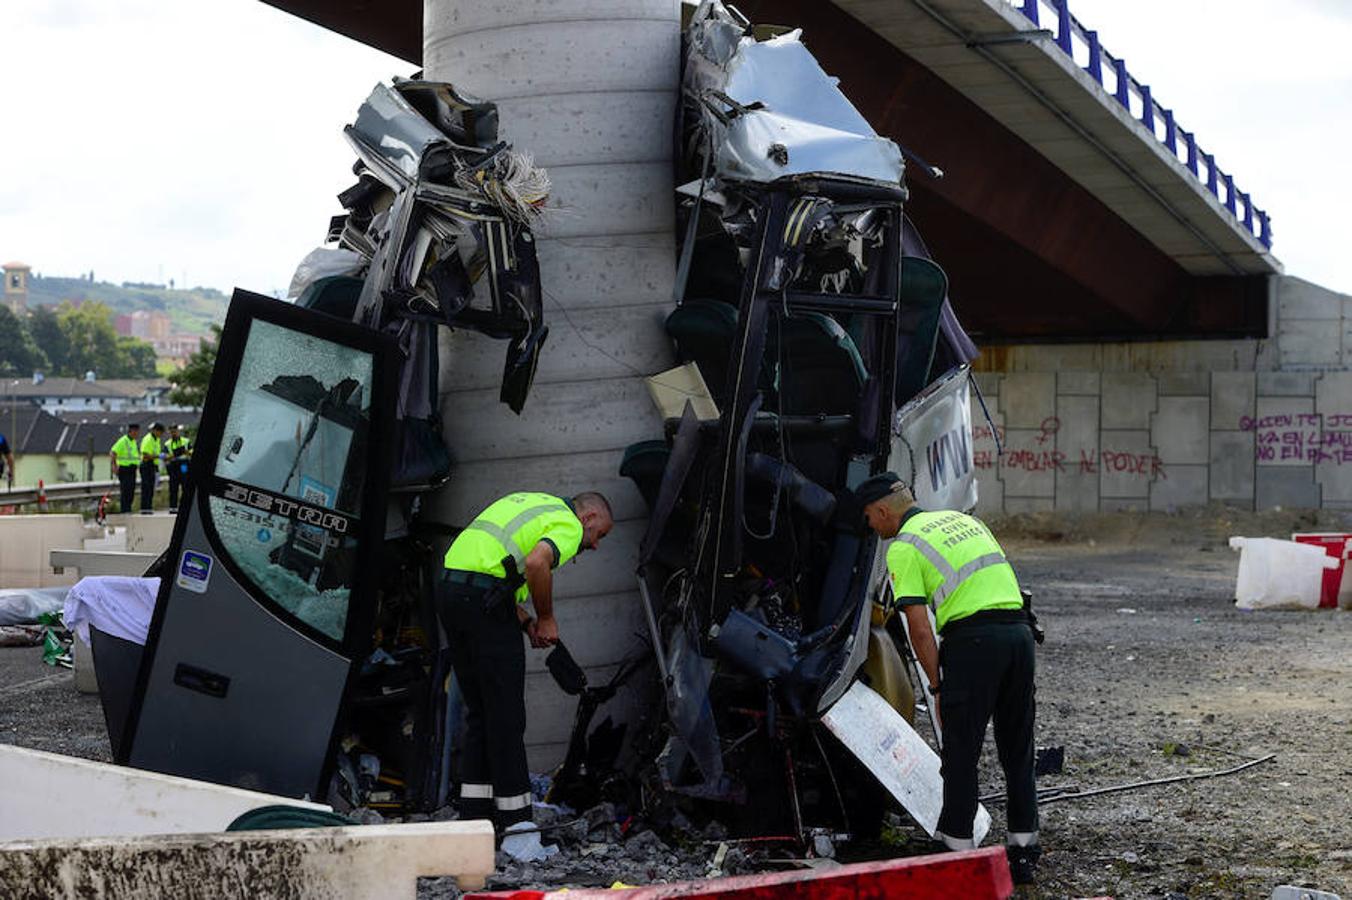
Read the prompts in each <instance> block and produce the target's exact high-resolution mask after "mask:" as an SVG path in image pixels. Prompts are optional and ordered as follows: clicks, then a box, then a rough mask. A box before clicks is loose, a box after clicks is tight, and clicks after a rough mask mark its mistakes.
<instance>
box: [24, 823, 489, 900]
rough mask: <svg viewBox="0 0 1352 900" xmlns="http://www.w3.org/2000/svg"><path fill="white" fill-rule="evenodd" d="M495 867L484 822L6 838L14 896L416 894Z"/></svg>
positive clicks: (474, 882)
mask: <svg viewBox="0 0 1352 900" xmlns="http://www.w3.org/2000/svg"><path fill="white" fill-rule="evenodd" d="M492 871H493V826H492V825H491V824H490V823H488V822H486V821H473V822H425V823H420V824H414V825H357V826H351V827H343V828H300V829H282V830H276V831H240V832H231V833H222V834H183V835H167V836H156V837H143V838H132V839H127V838H118V839H108V838H90V839H84V840H61V841H23V842H15V843H9V844H3V843H0V896H3V897H6V898H30V897H31V898H43V900H76V898H79V900H170V898H172V900H192V898H204V900H205V898H211V900H236V898H238V900H255V898H259V897H286V898H288V900H311V898H313V900H319V898H324V900H372V898H409V900H412V898H414V897H416V896H417V884H418V878H420V877H436V876H448V875H449V876H454V877H455V878H456V881H457V883H458V884H459V885H460V886H461V887H462V888H463V889H466V890H475V889H477V888H480V887H482V886H483V884H484V881H485V879H486V878H487V876H488V874H489V873H490V872H492Z"/></svg>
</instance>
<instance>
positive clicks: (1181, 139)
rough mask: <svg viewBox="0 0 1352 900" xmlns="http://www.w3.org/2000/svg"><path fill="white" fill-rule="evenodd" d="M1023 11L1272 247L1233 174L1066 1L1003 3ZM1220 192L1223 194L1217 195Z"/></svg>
mask: <svg viewBox="0 0 1352 900" xmlns="http://www.w3.org/2000/svg"><path fill="white" fill-rule="evenodd" d="M1004 2H1005V3H1007V4H1008V5H1010V6H1012V7H1014V8H1015V9H1017V10H1019V11H1020V12H1022V13H1023V15H1024V18H1026V19H1027V20H1028V21H1030V22H1032V23H1033V24H1034V25H1036V26H1040V25H1041V24H1042V18H1043V14H1044V13H1046V14H1048V16H1049V17H1048V18H1047V22H1048V24H1050V23H1052V22H1055V23H1056V30H1055V31H1054V32H1052V31H1050V29H1049V31H1048V34H1049V35H1050V36H1051V37H1053V38H1054V40H1055V43H1056V45H1057V46H1058V47H1060V48H1061V51H1062V52H1063V53H1065V54H1066V56H1068V57H1070V59H1071V60H1072V61H1073V62H1075V63H1076V64H1077V65H1079V66H1080V67H1081V68H1082V69H1084V71H1086V72H1088V73H1089V77H1091V78H1093V79H1094V81H1096V82H1098V85H1099V87H1101V88H1102V89H1103V90H1104V91H1105V92H1106V93H1107V94H1108V95H1109V96H1110V97H1112V98H1113V99H1114V100H1116V101H1117V102H1118V103H1119V104H1121V106H1122V108H1123V109H1125V110H1127V112H1128V113H1130V114H1131V116H1132V117H1133V118H1135V119H1136V120H1137V121H1138V122H1140V123H1141V124H1142V125H1144V126H1145V128H1146V129H1147V130H1148V131H1149V132H1150V133H1151V135H1152V136H1154V138H1155V139H1156V140H1157V141H1159V142H1160V143H1161V144H1163V145H1164V149H1165V150H1167V151H1168V152H1169V153H1170V155H1172V156H1173V157H1174V158H1175V159H1177V160H1178V161H1179V162H1180V163H1182V164H1183V165H1184V166H1186V167H1187V169H1188V171H1189V172H1191V173H1192V174H1193V176H1194V177H1195V178H1196V179H1197V180H1198V181H1201V182H1202V183H1203V184H1205V185H1206V188H1207V190H1209V191H1210V192H1211V194H1212V196H1214V197H1215V198H1216V199H1217V200H1220V201H1221V203H1222V205H1224V206H1225V208H1226V209H1227V210H1228V211H1229V212H1230V214H1231V215H1232V216H1234V217H1235V219H1236V220H1237V221H1238V222H1239V224H1241V225H1242V226H1243V227H1244V228H1245V229H1246V230H1247V231H1248V232H1249V233H1250V234H1252V235H1253V236H1254V237H1256V238H1258V241H1259V243H1261V244H1262V245H1263V246H1264V247H1266V248H1268V249H1269V250H1270V249H1272V219H1271V217H1269V216H1268V214H1267V213H1266V212H1264V211H1263V210H1261V209H1259V208H1258V207H1256V206H1254V204H1253V199H1252V198H1251V197H1250V196H1249V195H1248V194H1246V193H1244V192H1243V191H1241V190H1239V188H1237V187H1235V179H1234V176H1232V175H1229V174H1227V173H1226V172H1223V171H1221V168H1220V166H1218V165H1217V164H1216V157H1215V155H1214V154H1211V153H1205V152H1203V151H1202V148H1201V147H1200V146H1199V145H1198V143H1197V135H1196V134H1195V133H1194V132H1191V131H1185V130H1184V129H1183V128H1182V127H1181V126H1179V124H1178V122H1177V121H1176V120H1175V118H1174V111H1173V110H1171V109H1166V108H1165V107H1163V106H1161V105H1160V103H1159V102H1158V101H1156V100H1155V98H1154V95H1153V94H1152V93H1151V90H1150V85H1148V84H1141V83H1140V82H1139V81H1137V80H1136V79H1135V78H1134V77H1132V75H1131V73H1130V72H1128V71H1127V64H1126V62H1125V61H1124V60H1123V59H1122V57H1120V56H1115V55H1113V54H1112V53H1109V52H1108V51H1107V50H1105V49H1104V48H1103V45H1102V44H1101V43H1099V35H1098V32H1097V31H1094V30H1093V29H1090V28H1086V27H1085V26H1084V25H1083V24H1082V23H1081V22H1080V20H1079V19H1076V18H1075V17H1074V16H1073V15H1071V14H1070V3H1069V0H1004ZM1222 189H1223V191H1224V193H1223V195H1222Z"/></svg>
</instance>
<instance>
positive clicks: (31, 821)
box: [0, 745, 329, 897]
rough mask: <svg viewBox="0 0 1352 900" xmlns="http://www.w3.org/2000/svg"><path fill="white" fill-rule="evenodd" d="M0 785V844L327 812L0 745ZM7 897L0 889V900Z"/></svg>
mask: <svg viewBox="0 0 1352 900" xmlns="http://www.w3.org/2000/svg"><path fill="white" fill-rule="evenodd" d="M0 785H3V788H2V789H0V841H13V840H20V839H28V840H33V839H40V838H85V837H117V836H137V835H151V834H179V833H190V832H207V831H221V830H223V829H224V828H225V827H226V826H227V825H229V824H230V823H231V822H233V821H234V820H235V819H236V818H237V817H238V816H240V815H241V814H242V813H246V812H248V811H249V810H251V809H257V808H258V807H260V806H268V805H270V804H285V805H287V806H296V807H300V808H303V809H328V808H329V807H327V806H323V805H321V804H318V803H306V802H304V801H302V800H293V799H291V798H289V797H278V796H275V795H273V794H264V793H260V792H258V791H246V790H243V789H241V788H235V787H226V786H224V785H219V784H211V783H210V782H206V781H195V780H193V779H191V778H178V777H175V776H173V775H161V774H160V773H158V772H147V771H143V770H141V769H131V768H127V767H125V766H114V765H110V764H109V763H101V762H94V761H93V760H88V759H79V758H76V757H73V756H63V755H61V754H59V753H46V752H43V751H41V750H29V749H27V748H24V747H11V746H7V745H0ZM2 868H4V866H3V865H2V864H0V869H2ZM0 881H3V876H0ZM10 896H12V895H11V894H9V893H7V892H6V891H5V890H4V889H3V887H0V897H10Z"/></svg>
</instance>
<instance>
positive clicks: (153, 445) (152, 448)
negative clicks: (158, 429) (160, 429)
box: [141, 434, 164, 469]
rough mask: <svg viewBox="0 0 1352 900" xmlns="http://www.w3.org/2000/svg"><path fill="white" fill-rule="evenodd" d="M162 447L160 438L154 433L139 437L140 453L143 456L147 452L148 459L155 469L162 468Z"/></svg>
mask: <svg viewBox="0 0 1352 900" xmlns="http://www.w3.org/2000/svg"><path fill="white" fill-rule="evenodd" d="M163 449H164V447H163V446H162V445H161V444H160V439H159V438H157V437H155V435H153V434H148V435H146V436H145V437H143V438H141V455H142V456H145V455H147V454H149V456H150V461H151V462H153V463H154V464H155V468H156V469H162V468H163V467H162V466H161V465H160V451H161V450H163Z"/></svg>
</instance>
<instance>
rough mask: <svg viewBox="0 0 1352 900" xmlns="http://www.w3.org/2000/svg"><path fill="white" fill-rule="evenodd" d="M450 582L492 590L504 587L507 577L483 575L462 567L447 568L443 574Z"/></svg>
mask: <svg viewBox="0 0 1352 900" xmlns="http://www.w3.org/2000/svg"><path fill="white" fill-rule="evenodd" d="M443 577H444V578H445V579H446V580H447V581H449V582H450V583H451V584H464V585H468V586H469V587H473V588H482V589H484V590H492V589H493V588H496V587H506V586H507V579H505V578H498V577H497V576H495V575H485V574H483V573H482V572H466V571H464V570H462V569H447V570H446V574H445V575H444V576H443Z"/></svg>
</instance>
